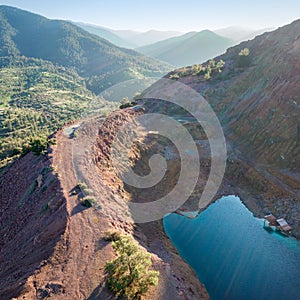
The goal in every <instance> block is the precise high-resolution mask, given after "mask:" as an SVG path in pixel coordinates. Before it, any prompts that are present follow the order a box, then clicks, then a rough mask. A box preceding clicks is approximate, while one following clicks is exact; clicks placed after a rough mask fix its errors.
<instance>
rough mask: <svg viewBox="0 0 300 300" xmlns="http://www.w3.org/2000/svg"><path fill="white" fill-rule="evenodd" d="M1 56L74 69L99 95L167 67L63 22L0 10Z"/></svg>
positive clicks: (25, 12)
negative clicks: (18, 57) (45, 61)
mask: <svg viewBox="0 0 300 300" xmlns="http://www.w3.org/2000/svg"><path fill="white" fill-rule="evenodd" d="M0 56H2V57H3V56H26V57H31V58H39V59H43V60H48V61H51V62H52V63H54V64H59V65H62V66H65V67H69V68H75V70H76V71H77V72H78V73H79V75H81V76H83V77H85V78H86V81H87V87H88V88H89V89H90V90H91V91H93V92H95V93H99V92H101V91H102V90H104V89H106V88H108V87H110V86H112V85H113V84H115V83H118V82H121V81H124V80H127V79H132V78H143V77H144V76H162V75H163V74H165V73H166V72H167V71H169V70H170V66H169V65H167V64H165V63H162V62H159V61H156V60H155V59H152V58H148V57H146V56H143V55H141V54H139V53H137V52H135V51H133V50H129V49H125V48H119V47H117V46H115V45H113V44H111V43H110V42H108V41H106V40H104V39H102V38H100V37H98V36H96V35H93V34H90V33H88V32H87V31H85V30H83V29H81V28H79V27H77V26H75V25H74V24H71V23H69V22H66V21H59V20H49V19H47V18H44V17H42V16H39V15H36V14H33V13H30V12H27V11H23V10H20V9H17V8H13V7H9V6H0Z"/></svg>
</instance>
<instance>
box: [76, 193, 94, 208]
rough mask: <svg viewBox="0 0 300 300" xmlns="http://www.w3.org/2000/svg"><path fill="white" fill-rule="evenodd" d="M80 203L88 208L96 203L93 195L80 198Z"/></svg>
mask: <svg viewBox="0 0 300 300" xmlns="http://www.w3.org/2000/svg"><path fill="white" fill-rule="evenodd" d="M80 203H81V205H83V206H84V207H88V208H90V207H92V206H93V205H94V204H95V203H96V198H95V197H93V196H86V197H84V198H82V199H81V201H80Z"/></svg>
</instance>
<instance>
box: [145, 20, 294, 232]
mask: <svg viewBox="0 0 300 300" xmlns="http://www.w3.org/2000/svg"><path fill="white" fill-rule="evenodd" d="M299 32H300V21H299V20H298V21H296V22H294V23H292V24H290V25H287V26H285V27H282V28H280V29H278V30H276V31H274V32H271V33H265V34H263V35H261V36H259V37H257V38H255V39H254V40H252V41H248V42H244V43H242V44H240V45H238V46H236V47H233V48H230V49H229V50H228V51H227V52H226V53H225V54H224V55H221V56H219V57H217V58H215V61H216V62H218V61H220V60H223V61H224V62H225V67H224V68H223V70H222V72H221V73H219V72H212V74H211V78H210V79H209V80H207V79H205V78H204V75H203V74H201V73H199V74H198V75H197V74H195V68H193V67H186V68H182V69H178V70H175V71H173V72H171V73H170V74H168V75H167V76H166V78H169V79H171V80H172V81H174V82H177V83H183V84H185V85H186V86H187V87H189V88H192V89H194V90H195V91H197V92H198V93H199V95H201V96H203V97H204V99H205V100H206V101H207V102H208V103H209V104H210V106H211V107H212V108H213V110H214V111H215V113H216V114H217V116H218V118H219V120H220V122H221V125H222V128H223V131H224V135H225V138H226V143H227V150H228V154H227V167H226V172H225V176H224V180H223V184H222V186H221V188H220V189H219V192H218V195H217V197H218V196H220V195H223V194H228V193H231V194H234V193H238V194H239V195H240V196H243V195H244V197H241V198H242V200H243V201H244V202H245V203H246V204H247V205H248V206H249V207H250V208H251V209H252V211H253V212H254V213H255V214H256V215H259V216H263V215H264V214H265V213H269V212H272V213H274V214H275V215H277V216H278V217H279V216H282V217H284V218H287V220H288V221H289V222H290V223H291V224H292V226H293V227H294V231H293V234H294V235H295V236H297V237H300V234H299V233H300V231H299V230H300V222H299V221H300V220H299V214H300V200H299V198H300V173H299V170H300V131H299V126H300V125H299V117H300V98H299V92H300V34H299ZM245 48H248V49H249V51H250V54H249V57H248V59H249V62H250V63H249V64H248V65H247V64H246V65H244V66H240V65H238V59H239V53H240V51H241V50H243V49H245ZM207 65H208V63H206V64H204V66H207ZM160 91H161V93H160ZM178 92H180V91H178ZM172 93H173V94H172ZM153 94H156V95H158V96H159V95H160V94H161V95H162V96H164V95H165V94H166V92H165V90H164V84H163V81H161V82H157V83H155V84H154V85H153V86H152V87H150V88H149V89H147V90H146V91H145V92H144V93H143V96H144V97H143V98H141V99H140V100H139V104H141V105H144V107H145V108H146V109H147V113H153V112H157V113H163V114H168V115H170V116H172V117H175V118H177V119H178V116H180V117H181V118H183V119H184V118H185V117H187V118H189V117H190V116H189V113H193V111H190V112H189V113H186V112H184V111H183V110H182V109H181V108H178V107H174V105H173V104H170V103H169V102H167V101H163V100H161V98H159V97H157V98H155V97H148V95H153ZM169 95H171V97H175V96H176V92H174V91H170V93H169ZM183 101H184V99H183ZM195 107H196V106H195ZM195 110H196V108H194V111H195ZM187 123H189V125H185V126H186V127H188V126H190V127H191V126H193V124H195V123H197V122H195V121H193V120H191V121H190V122H187ZM195 126H196V125H195ZM200 131H201V129H200ZM193 137H194V139H196V140H197V139H200V140H203V139H205V137H203V136H201V135H200V136H199V135H198V136H197V134H196V135H194V136H193ZM206 139H207V138H206ZM202 146H203V147H202V148H201V147H198V150H199V155H200V157H201V153H204V152H205V151H206V150H205V149H203V148H205V143H204V142H203V141H202ZM208 153H209V152H208ZM206 158H207V155H204V157H202V158H201V161H202V163H203V165H205V162H206V165H207V166H209V165H210V160H209V159H207V160H206ZM204 170H205V166H203V168H202V171H203V174H201V176H200V178H205V174H204V173H206V174H208V173H209V168H207V171H206V172H205V171H204ZM206 176H207V175H206ZM199 181H201V180H198V184H197V187H198V189H199V193H198V194H197V196H198V197H199V195H200V194H201V193H200V192H201V191H203V185H201V184H200V185H199V183H200V182H199ZM196 190H197V188H196ZM194 192H195V191H194ZM196 193H197V192H196ZM249 198H252V200H249ZM192 202H193V201H192ZM192 202H191V201H190V199H189V201H188V203H192ZM189 208H190V206H188V207H186V208H185V209H189Z"/></svg>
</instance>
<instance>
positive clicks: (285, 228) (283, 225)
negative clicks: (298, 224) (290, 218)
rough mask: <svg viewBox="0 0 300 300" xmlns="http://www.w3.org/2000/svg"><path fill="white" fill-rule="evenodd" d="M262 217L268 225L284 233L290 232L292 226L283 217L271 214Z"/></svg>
mask: <svg viewBox="0 0 300 300" xmlns="http://www.w3.org/2000/svg"><path fill="white" fill-rule="evenodd" d="M264 218H265V220H267V221H268V223H269V226H275V227H276V228H277V229H278V230H281V231H282V232H284V233H290V232H291V231H292V227H291V226H290V225H289V224H288V222H287V221H286V220H285V219H283V218H280V219H276V217H275V216H274V215H272V214H269V215H266V216H265V217H264Z"/></svg>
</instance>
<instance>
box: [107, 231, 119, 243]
mask: <svg viewBox="0 0 300 300" xmlns="http://www.w3.org/2000/svg"><path fill="white" fill-rule="evenodd" d="M120 237H121V233H120V232H118V231H106V232H105V234H104V240H105V241H107V242H116V241H118V240H119V239H120Z"/></svg>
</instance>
